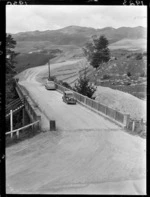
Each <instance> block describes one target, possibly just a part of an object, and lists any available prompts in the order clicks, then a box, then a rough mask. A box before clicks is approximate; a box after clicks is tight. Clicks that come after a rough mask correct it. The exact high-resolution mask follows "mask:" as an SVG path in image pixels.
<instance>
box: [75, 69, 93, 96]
mask: <svg viewBox="0 0 150 197" xmlns="http://www.w3.org/2000/svg"><path fill="white" fill-rule="evenodd" d="M73 89H74V91H76V92H78V93H80V94H83V95H85V96H87V97H89V98H92V96H93V94H94V92H95V91H96V87H95V86H93V85H92V84H91V83H90V80H89V79H88V78H87V76H86V70H85V73H84V75H83V76H81V75H80V77H79V79H78V82H77V83H76V84H75V86H74V88H73Z"/></svg>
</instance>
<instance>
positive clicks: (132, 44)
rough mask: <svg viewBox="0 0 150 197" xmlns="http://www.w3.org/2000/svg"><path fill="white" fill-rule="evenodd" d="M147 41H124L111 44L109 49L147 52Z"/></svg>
mask: <svg viewBox="0 0 150 197" xmlns="http://www.w3.org/2000/svg"><path fill="white" fill-rule="evenodd" d="M146 45H147V43H146V39H142V38H141V39H122V40H120V41H118V42H115V43H112V44H110V46H109V48H110V49H111V50H115V49H127V50H133V51H134V50H138V49H141V48H142V49H143V50H146Z"/></svg>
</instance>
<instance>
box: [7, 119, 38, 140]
mask: <svg viewBox="0 0 150 197" xmlns="http://www.w3.org/2000/svg"><path fill="white" fill-rule="evenodd" d="M39 121H40V120H37V121H35V122H33V123H30V124H28V125H25V126H23V127H20V128H19V129H15V130H13V131H9V132H7V133H5V135H9V134H11V137H12V134H13V133H17V136H19V131H20V130H23V129H26V128H29V127H31V126H34V125H36V124H39Z"/></svg>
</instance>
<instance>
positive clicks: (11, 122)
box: [10, 110, 13, 138]
mask: <svg viewBox="0 0 150 197" xmlns="http://www.w3.org/2000/svg"><path fill="white" fill-rule="evenodd" d="M10 131H11V138H12V137H13V132H12V131H13V111H12V110H10Z"/></svg>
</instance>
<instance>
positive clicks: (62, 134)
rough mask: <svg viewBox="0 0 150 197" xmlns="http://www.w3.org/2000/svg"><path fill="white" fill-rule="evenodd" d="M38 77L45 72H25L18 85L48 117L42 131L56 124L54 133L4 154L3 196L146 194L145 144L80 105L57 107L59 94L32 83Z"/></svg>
mask: <svg viewBox="0 0 150 197" xmlns="http://www.w3.org/2000/svg"><path fill="white" fill-rule="evenodd" d="M67 63H68V64H69V62H67ZM63 65H65V63H63ZM59 66H62V65H61V63H59V64H57V67H59ZM53 68H54V67H53V66H52V69H53ZM55 68H56V65H55ZM41 72H43V73H44V72H46V67H45V68H44V67H36V68H31V69H28V70H26V71H24V73H23V75H22V76H23V77H21V79H22V80H20V84H21V85H23V86H24V87H25V88H26V89H27V90H28V92H29V94H30V96H31V97H32V99H34V100H35V102H36V103H37V105H38V107H39V108H40V109H41V111H42V112H44V114H45V115H46V116H47V117H48V118H44V117H45V116H44V115H43V114H42V117H43V118H42V127H43V129H44V130H48V129H49V121H48V119H55V120H56V126H57V131H56V132H45V133H40V134H39V135H37V136H35V137H33V138H32V139H29V140H26V141H24V142H21V143H19V144H16V145H14V146H12V147H8V148H7V149H6V186H7V188H6V189H7V193H27V194H29V193H32V194H34V193H35V194H37V193H38V194H49V193H54V194H56V193H73V194H80V193H84V194H85V193H88V194H146V184H145V182H146V181H145V178H146V152H145V151H146V143H145V140H144V139H141V138H140V137H137V136H132V135H129V134H128V133H126V132H125V131H123V130H122V129H121V128H120V127H119V126H117V125H115V124H114V123H112V122H109V121H108V120H107V119H104V118H103V117H101V116H98V115H97V114H95V113H94V112H92V111H89V110H88V109H86V108H84V107H83V106H81V105H79V104H77V105H67V104H66V103H64V102H62V95H61V94H60V93H59V92H57V91H48V90H46V89H45V87H44V86H43V85H42V84H40V83H39V82H37V81H36V76H37V75H39V74H40V73H41Z"/></svg>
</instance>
